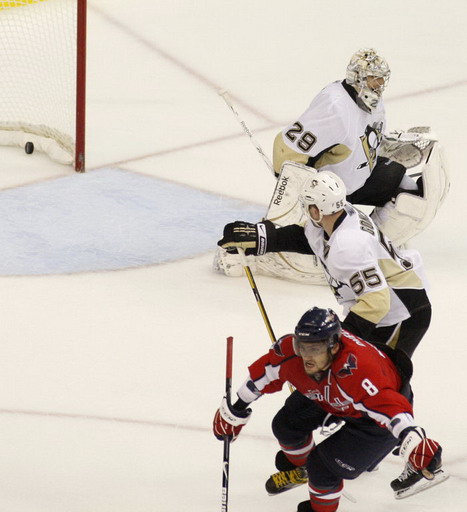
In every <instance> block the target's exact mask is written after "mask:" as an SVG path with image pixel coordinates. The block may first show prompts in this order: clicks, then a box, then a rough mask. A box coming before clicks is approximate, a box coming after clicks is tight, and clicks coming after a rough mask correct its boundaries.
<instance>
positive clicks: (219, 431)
mask: <svg viewBox="0 0 467 512" xmlns="http://www.w3.org/2000/svg"><path fill="white" fill-rule="evenodd" d="M251 412H252V411H251V409H244V410H238V409H235V408H234V407H233V406H232V405H231V404H230V403H229V402H228V400H227V398H226V397H225V396H224V398H223V399H222V402H221V406H220V407H219V409H217V411H216V414H215V416H214V420H213V422H212V430H213V432H214V435H215V436H216V437H217V439H219V441H222V440H223V439H224V438H225V437H226V436H229V437H231V438H232V442H234V441H235V439H237V437H238V435H239V434H240V431H241V430H242V428H243V427H244V425H246V424H247V423H248V420H249V419H250V415H251Z"/></svg>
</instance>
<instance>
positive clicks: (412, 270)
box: [218, 171, 431, 357]
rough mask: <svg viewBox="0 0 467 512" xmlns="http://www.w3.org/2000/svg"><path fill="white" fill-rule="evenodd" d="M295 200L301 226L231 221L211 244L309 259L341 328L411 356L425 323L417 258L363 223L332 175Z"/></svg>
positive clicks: (426, 306) (316, 179)
mask: <svg viewBox="0 0 467 512" xmlns="http://www.w3.org/2000/svg"><path fill="white" fill-rule="evenodd" d="M299 200H300V203H301V205H302V208H303V211H304V214H305V215H306V217H307V219H308V220H307V222H306V224H305V227H303V226H300V225H297V224H294V225H290V226H284V227H279V228H276V227H275V226H274V224H273V223H272V222H271V221H264V222H261V223H258V224H249V223H245V222H241V221H237V222H234V223H231V224H227V225H226V226H225V228H224V237H223V238H222V240H220V241H219V242H218V245H220V246H221V247H223V248H224V249H226V250H230V251H235V250H236V248H238V247H239V248H242V249H244V250H245V252H246V254H253V255H261V254H264V253H267V252H281V251H290V252H297V253H302V254H314V255H315V256H316V257H317V258H318V259H319V261H320V262H321V264H322V267H323V269H324V274H325V276H326V280H327V282H328V284H329V286H330V287H331V289H332V291H333V292H334V295H335V297H336V299H337V301H338V302H339V304H340V305H341V306H342V308H343V315H344V320H343V326H344V328H345V329H347V330H348V331H350V332H352V333H353V334H356V335H357V336H360V337H362V338H364V339H366V340H368V341H370V342H380V343H386V344H389V345H391V346H392V347H393V348H398V349H401V350H403V351H404V352H405V353H406V354H407V355H408V356H409V357H411V356H412V354H413V352H414V351H415V348H416V347H417V345H418V343H419V342H420V341H421V339H422V338H423V336H424V334H425V332H426V331H427V329H428V327H429V325H430V321H431V304H430V301H429V299H428V295H427V291H426V287H427V284H426V278H425V276H424V271H423V267H422V262H421V257H420V254H419V253H418V252H417V251H415V250H402V249H396V248H395V247H394V246H393V244H392V243H391V242H390V241H389V240H388V238H387V237H386V236H385V235H383V233H382V232H381V231H380V230H378V228H377V227H376V225H375V223H374V222H373V221H372V220H371V218H370V217H368V216H367V215H366V214H364V213H363V212H361V211H359V210H358V209H357V208H355V207H354V206H353V205H351V204H350V203H348V202H347V201H346V192H345V185H344V183H343V182H342V180H341V179H340V178H339V177H338V176H337V175H335V174H333V173H330V172H327V171H323V172H319V173H316V174H315V175H314V176H313V177H311V178H309V179H308V180H307V181H306V182H305V184H304V185H303V186H302V188H301V191H300V194H299Z"/></svg>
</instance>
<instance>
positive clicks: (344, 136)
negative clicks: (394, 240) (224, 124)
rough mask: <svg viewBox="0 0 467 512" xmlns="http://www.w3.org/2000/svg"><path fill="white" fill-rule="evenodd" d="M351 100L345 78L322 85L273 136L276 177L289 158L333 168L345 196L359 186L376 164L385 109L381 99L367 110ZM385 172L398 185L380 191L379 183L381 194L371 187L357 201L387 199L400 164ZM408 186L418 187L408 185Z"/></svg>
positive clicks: (401, 172)
mask: <svg viewBox="0 0 467 512" xmlns="http://www.w3.org/2000/svg"><path fill="white" fill-rule="evenodd" d="M356 98H357V95H356V91H355V89H353V88H352V87H351V86H350V85H348V84H347V82H345V81H337V82H334V83H332V84H330V85H328V86H326V87H325V88H324V89H323V90H322V91H321V92H320V93H319V94H318V96H316V98H315V99H314V100H313V101H312V102H311V104H310V106H309V107H308V108H307V110H306V111H305V112H304V113H303V114H302V115H301V116H300V117H299V118H298V119H297V121H296V122H295V123H294V124H293V125H290V126H288V127H286V128H285V129H284V130H283V131H282V132H280V133H279V134H278V135H277V137H276V139H275V141H274V160H273V162H274V170H275V172H276V173H277V176H279V174H280V171H281V167H282V164H283V163H284V161H286V160H289V161H294V162H298V163H302V164H305V165H308V166H309V167H314V168H315V169H317V170H323V171H325V170H332V172H333V173H335V174H337V175H338V176H339V177H340V178H341V179H342V180H343V181H344V183H345V186H346V188H347V194H348V195H349V196H351V195H352V194H353V193H354V192H355V191H357V190H359V189H361V188H362V187H363V186H364V185H365V182H366V181H367V179H368V178H369V177H370V175H371V173H372V171H373V169H374V168H375V166H376V162H377V158H378V154H379V147H380V145H381V141H382V138H383V133H384V132H385V128H386V113H385V109H384V104H383V100H382V99H381V100H380V101H378V102H377V105H376V107H375V108H374V109H372V111H371V112H368V111H366V110H363V109H362V108H359V107H358V105H357V103H356ZM315 134H316V135H315ZM384 163H385V164H386V163H390V162H388V161H385V162H384ZM384 171H385V172H387V173H391V172H392V173H393V174H395V177H394V180H395V181H397V184H396V183H395V184H394V185H392V184H391V190H390V191H389V190H384V189H385V188H387V187H389V185H390V184H389V183H388V186H387V187H384V185H383V186H382V187H381V189H382V190H381V191H379V193H380V194H381V193H382V192H383V191H384V196H386V197H381V198H380V197H376V193H378V191H374V192H373V191H371V192H370V193H369V194H366V197H364V198H362V200H364V201H365V202H362V201H359V204H373V205H374V203H375V202H377V203H378V204H380V205H382V204H384V203H386V202H387V200H389V199H390V198H391V197H389V198H387V196H388V194H389V195H390V196H391V195H392V193H393V190H394V188H395V187H397V186H399V184H400V182H401V180H402V178H403V176H404V174H405V168H404V167H402V166H401V165H400V164H395V165H391V166H390V167H389V169H388V168H387V165H386V168H385V169H384ZM385 178H386V180H388V179H389V177H388V176H386V177H385ZM412 183H413V180H412ZM412 188H413V189H414V190H416V188H417V187H416V185H415V184H413V185H412ZM360 195H362V194H360Z"/></svg>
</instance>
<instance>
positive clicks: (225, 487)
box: [221, 336, 233, 512]
mask: <svg viewBox="0 0 467 512" xmlns="http://www.w3.org/2000/svg"><path fill="white" fill-rule="evenodd" d="M232 359H233V338H232V336H229V337H228V338H227V356H226V365H225V396H226V399H227V402H228V403H229V404H230V394H231V389H232ZM230 439H231V438H230V437H229V436H225V437H224V454H223V460H222V502H221V512H227V510H228V503H229V464H230Z"/></svg>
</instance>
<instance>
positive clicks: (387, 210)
mask: <svg viewBox="0 0 467 512" xmlns="http://www.w3.org/2000/svg"><path fill="white" fill-rule="evenodd" d="M421 174H422V180H423V197H418V196H415V195H413V194H409V193H406V192H402V193H400V194H399V195H398V196H397V197H396V199H395V201H394V202H390V203H386V204H385V205H384V206H382V207H378V208H375V209H374V211H373V213H372V214H371V217H372V219H373V220H374V222H375V223H376V225H377V226H378V227H379V229H381V231H382V232H383V233H384V234H385V235H386V236H387V237H388V238H389V239H390V240H392V242H393V243H394V244H395V245H396V246H400V245H402V244H404V243H405V242H407V241H408V240H410V239H411V238H413V237H414V236H416V235H417V234H419V233H421V232H422V231H424V230H425V229H426V228H427V227H428V225H429V224H430V223H431V221H432V220H433V219H434V217H435V216H436V213H437V211H438V210H439V208H440V206H441V205H442V203H443V202H444V200H445V199H446V195H447V193H448V191H449V185H450V181H449V172H448V168H447V165H446V161H445V157H444V152H443V148H442V147H441V146H440V145H439V144H438V143H437V144H435V145H434V147H433V149H432V151H431V154H430V155H429V159H428V162H427V163H425V165H424V166H423V167H422V170H421Z"/></svg>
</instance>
